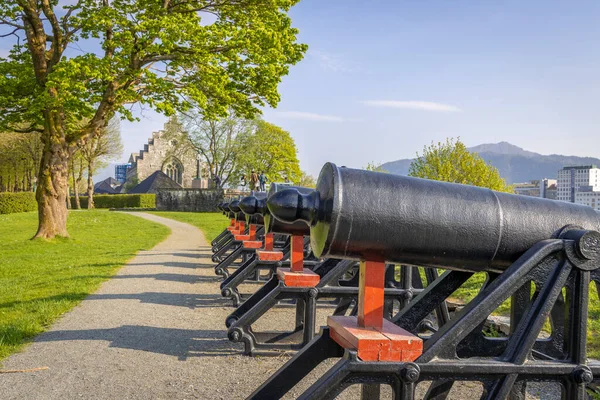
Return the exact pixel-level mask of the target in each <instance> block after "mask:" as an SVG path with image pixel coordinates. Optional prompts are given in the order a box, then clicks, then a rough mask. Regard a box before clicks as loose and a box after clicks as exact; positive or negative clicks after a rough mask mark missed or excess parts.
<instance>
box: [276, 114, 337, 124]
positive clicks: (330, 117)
mask: <svg viewBox="0 0 600 400" xmlns="http://www.w3.org/2000/svg"><path fill="white" fill-rule="evenodd" d="M273 115H274V116H275V117H279V118H286V119H301V120H305V121H327V122H343V121H344V118H342V117H338V116H335V115H323V114H315V113H310V112H303V111H275V112H274V113H273Z"/></svg>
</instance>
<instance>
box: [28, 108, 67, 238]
mask: <svg viewBox="0 0 600 400" xmlns="http://www.w3.org/2000/svg"><path fill="white" fill-rule="evenodd" d="M49 119H50V118H47V119H46V121H48V120H49ZM45 129H46V130H47V132H45V134H44V135H43V136H44V137H45V138H47V139H46V140H44V151H43V154H42V161H41V163H40V173H39V176H38V187H37V190H36V194H35V197H36V199H37V202H38V216H39V225H38V231H37V233H36V234H35V236H34V238H44V239H51V238H54V237H55V236H63V237H68V236H69V233H68V231H67V216H68V211H67V178H68V173H69V168H68V162H69V151H68V148H67V145H66V144H65V141H64V136H63V135H61V133H60V132H59V131H58V130H59V129H61V128H59V127H58V126H57V125H54V124H48V125H47V126H46V128H45Z"/></svg>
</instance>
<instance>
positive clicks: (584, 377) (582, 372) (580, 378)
mask: <svg viewBox="0 0 600 400" xmlns="http://www.w3.org/2000/svg"><path fill="white" fill-rule="evenodd" d="M573 380H575V382H576V383H579V384H582V383H591V382H592V381H593V380H594V374H592V370H590V369H589V368H588V367H587V366H585V365H583V366H580V367H579V368H577V369H576V370H575V371H573Z"/></svg>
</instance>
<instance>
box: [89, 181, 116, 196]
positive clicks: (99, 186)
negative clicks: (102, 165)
mask: <svg viewBox="0 0 600 400" xmlns="http://www.w3.org/2000/svg"><path fill="white" fill-rule="evenodd" d="M94 193H98V194H117V193H119V192H117V191H116V190H115V189H114V188H113V187H112V186H111V185H110V184H109V183H108V182H106V180H104V181H102V182H98V183H96V184H95V185H94Z"/></svg>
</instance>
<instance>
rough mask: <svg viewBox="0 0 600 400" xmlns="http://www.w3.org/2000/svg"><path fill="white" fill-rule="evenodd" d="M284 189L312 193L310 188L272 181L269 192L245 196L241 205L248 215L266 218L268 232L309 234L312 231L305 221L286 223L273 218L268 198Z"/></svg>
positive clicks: (265, 223)
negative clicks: (263, 194)
mask: <svg viewBox="0 0 600 400" xmlns="http://www.w3.org/2000/svg"><path fill="white" fill-rule="evenodd" d="M283 189H295V190H297V191H298V193H303V194H307V193H311V192H312V191H313V190H312V189H310V188H305V187H300V186H290V185H281V184H277V183H272V184H271V186H270V187H269V192H268V193H267V194H266V195H265V196H264V197H263V196H257V195H254V196H248V197H244V198H243V199H241V200H240V202H239V207H240V208H241V209H242V211H243V212H244V213H245V214H246V215H261V216H262V217H263V219H264V225H265V231H266V232H267V233H284V234H287V235H297V236H307V235H308V234H309V233H310V231H309V228H308V225H307V224H306V223H305V222H303V221H297V222H291V223H284V222H282V221H280V220H278V219H276V218H271V213H270V211H269V209H268V208H267V199H268V198H269V197H271V196H272V195H273V194H275V193H277V192H279V191H281V190H283Z"/></svg>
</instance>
